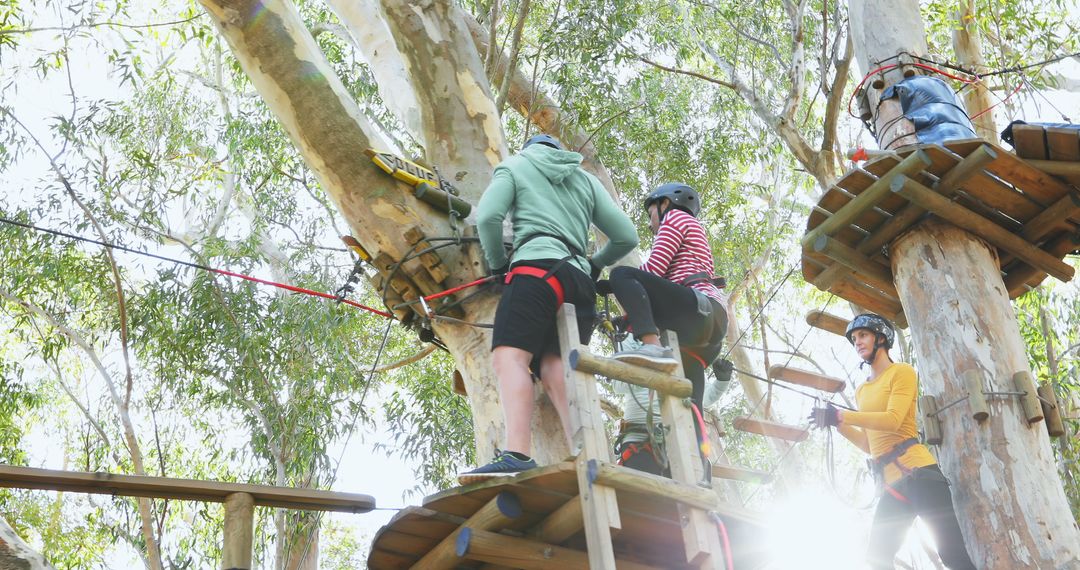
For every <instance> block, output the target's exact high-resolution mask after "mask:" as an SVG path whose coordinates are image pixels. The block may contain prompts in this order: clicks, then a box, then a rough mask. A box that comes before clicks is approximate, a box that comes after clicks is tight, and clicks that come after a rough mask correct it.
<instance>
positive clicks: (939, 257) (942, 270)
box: [851, 0, 1080, 569]
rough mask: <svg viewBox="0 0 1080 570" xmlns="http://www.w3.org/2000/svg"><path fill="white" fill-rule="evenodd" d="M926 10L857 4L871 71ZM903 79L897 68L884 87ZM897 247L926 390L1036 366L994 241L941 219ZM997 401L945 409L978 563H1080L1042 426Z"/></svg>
mask: <svg viewBox="0 0 1080 570" xmlns="http://www.w3.org/2000/svg"><path fill="white" fill-rule="evenodd" d="M918 8H919V6H918V2H917V0H902V1H895V0H855V1H853V2H852V5H851V18H852V30H853V34H854V38H855V52H856V56H857V58H858V59H859V61H860V63H861V65H862V66H863V68H864V69H869V68H872V67H873V66H875V65H877V63H878V62H881V61H882V60H884V59H886V58H888V57H890V56H892V55H895V54H896V53H899V52H901V51H907V52H909V53H915V54H921V53H924V52H925V50H926V40H925V32H924V31H923V24H922V19H921V17H920V16H919V11H918ZM899 79H900V77H899V76H898V75H897V74H891V75H887V76H886V77H885V85H884V87H887V86H888V85H889V84H892V83H893V82H895V81H898V80H899ZM871 108H873V106H872V107H871ZM884 115H885V112H884V110H883V111H882V113H881V114H880V115H879V116H877V117H875V119H874V120H875V123H876V124H877V125H879V126H880V125H882V124H883V123H882V121H885V120H888V118H887V117H884ZM889 251H890V252H891V259H892V269H893V280H894V282H895V284H896V289H897V291H898V292H899V294H900V300H901V302H902V304H903V307H904V312H905V314H906V315H907V319H908V322H909V323H911V329H912V333H911V334H912V339H913V341H914V344H915V351H916V354H918V357H919V358H918V362H919V368H920V370H919V372H920V375H919V376H920V379H921V381H922V390H923V393H925V394H929V395H933V396H936V397H937V398H938V401H939V403H940V404H941V405H942V406H944V405H947V404H950V403H952V402H954V401H956V400H959V399H961V398H963V397H964V395H965V394H966V393H967V388H966V387H965V385H964V383H963V381H962V378H963V374H964V373H965V372H968V371H972V370H974V371H977V372H978V373H979V374H980V376H981V377H982V380H983V386H984V390H985V391H990V392H1012V391H1015V390H1016V388H1015V387H1014V386H1013V382H1012V378H1013V374H1014V373H1016V372H1021V371H1024V372H1030V368H1029V366H1028V363H1027V358H1026V353H1025V347H1024V339H1023V337H1021V336H1020V329H1019V327H1018V326H1017V323H1016V316H1015V314H1014V313H1013V309H1012V306H1011V305H1010V304H1009V296H1008V292H1007V291H1006V290H1005V286H1004V283H1003V282H1002V280H1001V273H1000V271H999V269H998V260H997V257H996V254H995V250H994V249H992V248H990V247H989V246H988V245H987V244H985V243H984V242H983V241H981V240H979V239H978V238H976V237H974V236H972V235H971V234H968V233H967V232H964V231H963V230H960V229H958V228H956V227H954V226H951V225H949V224H947V223H945V222H943V221H940V220H938V219H936V218H935V219H931V220H929V221H926V222H923V223H922V224H920V225H919V226H917V227H916V228H915V229H913V230H911V231H909V232H908V233H906V234H904V235H902V236H900V237H899V238H897V239H896V240H894V241H893V243H892V244H891V245H890V247H889ZM987 400H988V402H989V405H990V417H989V418H988V419H986V420H984V421H982V422H977V421H976V420H974V419H973V418H972V414H971V412H970V409H969V408H968V406H967V404H966V403H961V404H959V405H957V406H954V407H952V408H949V409H948V410H946V411H945V412H944V413H942V414H941V415H940V416H939V417H940V419H941V421H942V427H943V432H944V435H945V440H944V442H943V444H942V445H941V448H940V453H939V459H940V463H941V466H942V470H943V471H944V472H945V473H946V474H947V475H948V476H949V477H950V478H951V479H952V481H953V484H954V486H953V500H954V503H955V506H956V509H957V514H958V518H959V519H960V524H961V527H962V528H963V532H964V536H965V537H966V540H965V542H966V543H967V547H968V551H969V552H970V553H971V555H972V558H973V559H974V561H975V563H976V565H977V566H978V567H979V568H991V569H992V568H1009V569H1012V568H1064V567H1066V564H1069V563H1075V561H1076V560H1080V530H1078V528H1077V524H1076V521H1075V520H1073V518H1072V514H1071V513H1070V511H1069V505H1068V502H1067V500H1066V498H1065V493H1064V491H1063V489H1062V486H1061V480H1060V478H1059V477H1058V473H1057V469H1056V465H1055V464H1054V455H1053V453H1052V452H1051V449H1050V442H1049V440H1048V439H1047V437H1046V436H1045V434H1044V429H1043V428H1042V426H1040V425H1034V426H1030V425H1028V423H1027V420H1026V419H1025V418H1024V417H1023V415H1022V411H1021V408H1020V403H1019V401H1018V400H1017V398H1016V397H1015V396H1005V397H1002V396H988V397H987Z"/></svg>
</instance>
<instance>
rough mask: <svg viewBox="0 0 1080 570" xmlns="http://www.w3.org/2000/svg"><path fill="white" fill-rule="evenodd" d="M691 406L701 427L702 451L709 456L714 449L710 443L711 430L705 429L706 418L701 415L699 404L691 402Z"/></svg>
mask: <svg viewBox="0 0 1080 570" xmlns="http://www.w3.org/2000/svg"><path fill="white" fill-rule="evenodd" d="M690 407H691V408H693V409H694V417H695V418H697V424H698V427H699V428H701V452H702V453H704V454H705V457H706V458H708V456H709V453H710V452H711V451H712V444H710V443H709V432H708V431H706V429H705V418H703V417H701V410H699V409H698V407H697V404H694V403H691V404H690Z"/></svg>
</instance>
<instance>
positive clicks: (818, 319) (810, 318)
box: [806, 310, 848, 336]
mask: <svg viewBox="0 0 1080 570" xmlns="http://www.w3.org/2000/svg"><path fill="white" fill-rule="evenodd" d="M806 324H808V325H810V326H812V327H814V328H819V329H821V330H825V331H829V332H831V333H833V334H837V335H840V336H844V331H845V330H847V325H848V320H847V319H845V318H843V317H838V316H836V315H834V314H832V313H826V312H825V311H820V310H818V311H810V312H809V313H806Z"/></svg>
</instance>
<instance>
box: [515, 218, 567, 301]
mask: <svg viewBox="0 0 1080 570" xmlns="http://www.w3.org/2000/svg"><path fill="white" fill-rule="evenodd" d="M541 237H546V238H551V239H554V240H558V241H559V242H560V243H562V244H563V245H564V246H566V249H567V250H568V251H569V252H570V255H568V256H566V257H564V258H562V259H560V260H558V261H556V262H555V264H554V265H552V266H551V269H547V270H545V269H542V268H540V267H534V266H531V265H516V266H514V267H512V268H511V269H510V271H507V272H506V278H505V279H504V280H503V283H505V284H507V285H509V284H510V282H511V281H513V279H514V277H515V276H517V275H528V276H530V277H537V278H539V279H541V280H543V281H544V282H545V283H547V284H548V286H549V287H551V290H552V291H553V292H554V293H555V305H556V306H560V307H561V306H562V304H563V302H564V301H565V300H566V291H565V289H564V288H563V285H562V283H561V282H559V279H558V277H555V272H556V271H558V270H559V269H560V268H561V267H562V266H563V265H564V264H565V263H566V262H567V261H570V260H571V259H573V258H574V257H585V253H584V252H583V251H581V250H580V249H578V247H577V246H575V245H574V244H572V243H570V241H569V240H567V239H566V238H564V237H562V236H560V235H556V234H549V233H545V232H537V233H534V234H529V235H527V236H525V238H524V239H522V240H521V243H519V244H517V246H516V248H515V249H521V246H523V245H525V244H526V243H529V242H530V241H532V240H534V239H536V238H541Z"/></svg>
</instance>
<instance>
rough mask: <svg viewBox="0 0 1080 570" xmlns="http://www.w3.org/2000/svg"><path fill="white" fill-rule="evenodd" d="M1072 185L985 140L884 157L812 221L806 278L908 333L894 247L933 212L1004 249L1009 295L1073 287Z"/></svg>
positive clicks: (852, 177) (1078, 197)
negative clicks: (1057, 285)
mask: <svg viewBox="0 0 1080 570" xmlns="http://www.w3.org/2000/svg"><path fill="white" fill-rule="evenodd" d="M1073 133H1074V136H1075V131H1074V132H1073ZM1078 153H1080V151H1078ZM1055 156H1064V155H1062V154H1061V153H1058V154H1056V155H1055ZM1077 158H1080V156H1078V157H1077ZM901 163H903V164H901ZM898 166H900V168H899V169H897V167H898ZM1069 182H1075V180H1073V179H1070V180H1065V179H1063V178H1060V177H1056V176H1051V175H1050V174H1047V173H1046V172H1044V171H1042V170H1040V169H1038V168H1035V167H1034V166H1032V165H1031V164H1028V163H1027V162H1026V161H1025V160H1022V159H1020V158H1018V157H1017V156H1016V155H1014V154H1012V153H1010V152H1008V151H1006V150H1004V149H1002V148H1000V147H998V146H996V145H994V144H992V143H988V142H985V141H982V140H967V141H956V142H950V143H947V144H946V145H945V146H940V145H914V146H911V147H907V148H905V149H902V150H901V151H899V152H898V153H896V154H890V155H884V156H879V157H877V158H875V159H874V160H871V161H870V162H868V163H866V164H864V165H863V166H862V167H861V168H855V169H854V170H852V171H850V172H848V173H847V174H846V175H844V177H843V178H841V179H840V180H839V181H837V182H836V184H835V185H833V187H832V188H830V189H829V190H828V191H827V192H826V193H825V194H824V195H823V196H822V197H821V199H820V201H819V202H818V205H817V206H816V207H815V208H814V211H813V212H812V213H811V214H810V218H809V220H808V222H807V226H806V230H807V233H806V236H805V237H804V239H803V257H802V270H803V276H804V278H805V279H806V280H807V281H808V282H810V283H813V284H815V285H816V286H818V287H819V288H820V289H822V290H827V291H831V292H832V293H835V294H836V295H837V296H839V297H841V298H844V299H846V300H848V301H851V302H853V303H856V304H858V305H859V306H862V307H864V308H866V309H868V310H871V311H874V312H877V313H880V314H882V315H883V316H886V317H888V318H891V319H893V320H895V321H897V323H898V324H899V325H901V326H906V321H905V319H904V317H903V311H902V308H901V306H900V302H899V299H898V297H897V293H896V290H895V288H893V286H892V271H891V266H890V263H889V259H888V252H887V246H888V244H889V242H891V241H892V240H893V239H894V238H896V237H897V236H899V235H900V234H902V233H903V232H904V231H906V230H908V229H910V228H911V227H912V226H914V225H915V224H917V223H918V222H919V221H921V220H922V218H923V217H924V216H925V215H928V213H932V214H933V215H937V216H939V217H941V218H943V219H946V220H948V221H949V222H950V223H953V224H955V225H957V226H959V227H962V228H964V229H967V230H968V231H971V232H972V233H974V234H975V235H978V236H980V237H981V238H983V239H984V240H986V241H987V242H988V243H991V244H992V245H994V246H996V247H997V249H998V257H999V260H1000V263H1001V270H1002V273H1003V276H1004V279H1005V284H1006V287H1007V288H1008V290H1009V295H1010V298H1015V297H1017V296H1019V295H1021V294H1023V293H1024V292H1026V291H1027V290H1028V289H1029V288H1030V287H1034V286H1036V285H1038V284H1039V283H1041V282H1042V281H1043V280H1044V279H1045V278H1046V276H1047V275H1048V274H1051V275H1053V276H1054V277H1056V278H1058V279H1061V280H1063V281H1064V280H1069V279H1071V278H1072V275H1073V269H1072V267H1071V266H1068V265H1067V264H1065V263H1064V262H1062V261H1061V258H1062V257H1063V256H1064V255H1066V254H1068V253H1071V252H1073V251H1075V250H1077V248H1078V247H1080V236H1078V231H1080V192H1077V190H1076V188H1074V187H1073V186H1071V185H1070V183H1069Z"/></svg>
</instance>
